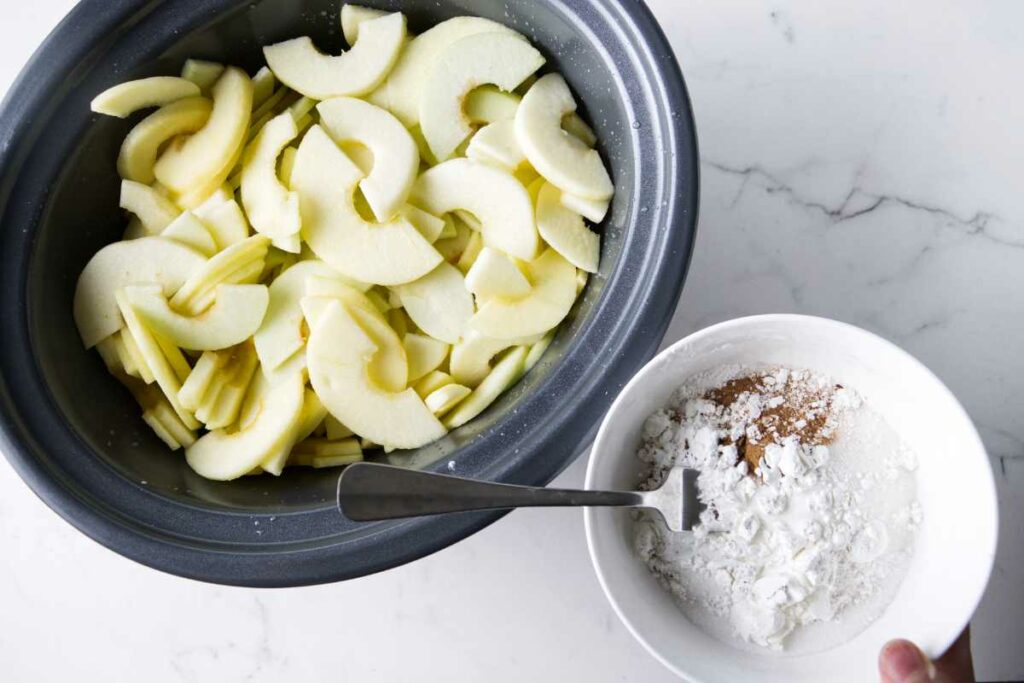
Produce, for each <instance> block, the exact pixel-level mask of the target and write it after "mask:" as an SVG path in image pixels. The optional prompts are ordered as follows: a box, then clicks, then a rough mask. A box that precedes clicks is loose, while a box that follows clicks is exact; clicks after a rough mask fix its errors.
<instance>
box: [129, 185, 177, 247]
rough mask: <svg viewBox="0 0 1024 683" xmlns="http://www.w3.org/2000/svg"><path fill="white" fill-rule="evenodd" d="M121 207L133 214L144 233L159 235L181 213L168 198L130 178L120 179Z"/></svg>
mask: <svg viewBox="0 0 1024 683" xmlns="http://www.w3.org/2000/svg"><path fill="white" fill-rule="evenodd" d="M121 208H122V209H124V210H126V211H129V212H131V213H133V214H135V217H136V218H138V219H139V223H140V224H141V226H142V231H143V234H144V235H159V234H160V233H162V232H163V231H164V228H166V227H167V226H168V225H170V224H171V223H172V222H173V221H174V219H175V218H177V217H178V215H179V214H181V209H179V208H178V207H177V206H175V205H174V202H172V201H171V200H170V199H167V198H166V197H164V196H163V195H162V194H160V193H159V192H157V191H156V190H154V189H153V188H152V187H149V186H148V185H143V184H142V183H136V182H133V181H131V180H122V181H121Z"/></svg>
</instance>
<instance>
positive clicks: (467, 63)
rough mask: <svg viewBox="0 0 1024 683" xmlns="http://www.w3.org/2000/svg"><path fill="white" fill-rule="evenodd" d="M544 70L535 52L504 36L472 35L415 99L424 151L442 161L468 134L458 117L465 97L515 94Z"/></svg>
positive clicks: (442, 61) (446, 55)
mask: <svg viewBox="0 0 1024 683" xmlns="http://www.w3.org/2000/svg"><path fill="white" fill-rule="evenodd" d="M543 65H544V57H543V56H542V55H541V53H540V52H538V51H537V49H536V48H535V47H533V46H532V45H530V44H529V43H528V42H526V41H525V40H522V39H521V38H519V37H517V36H514V35H509V34H477V35H472V36H468V37H465V38H462V39H461V40H458V41H456V42H455V43H452V44H451V45H450V46H449V47H448V49H446V50H445V51H444V52H443V53H442V55H441V56H440V58H439V59H438V60H437V62H436V63H435V64H434V66H433V68H432V69H431V71H430V73H429V76H428V78H427V81H426V85H425V87H424V88H423V94H422V96H421V99H420V129H421V130H422V131H423V137H424V138H426V140H427V144H429V145H430V150H431V151H432V152H433V153H434V156H435V157H436V158H437V159H439V160H442V161H443V160H445V159H447V158H448V157H450V156H451V155H452V153H453V152H455V150H456V148H458V146H459V145H461V144H462V142H463V141H464V140H465V139H466V138H468V137H469V136H470V135H471V134H472V133H473V129H472V127H471V126H470V121H469V119H468V118H467V117H466V114H465V112H464V111H463V102H464V100H465V99H466V95H468V94H469V92H470V91H471V90H473V88H476V87H478V86H481V85H484V84H486V83H490V84H493V85H497V86H498V87H499V88H501V89H502V90H515V88H516V86H518V85H519V84H520V83H522V82H523V81H524V80H526V78H527V77H529V76H530V75H531V74H532V73H534V72H535V71H537V69H539V68H540V67H541V66H543Z"/></svg>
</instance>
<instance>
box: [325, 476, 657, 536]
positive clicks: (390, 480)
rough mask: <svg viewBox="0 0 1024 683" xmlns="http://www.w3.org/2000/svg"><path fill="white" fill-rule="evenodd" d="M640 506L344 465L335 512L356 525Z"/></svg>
mask: <svg viewBox="0 0 1024 683" xmlns="http://www.w3.org/2000/svg"><path fill="white" fill-rule="evenodd" d="M642 502H643V499H642V497H641V495H640V494H638V493H632V492H628V491H578V490H571V489H546V488H536V487H532V486H513V485H510V484H494V483H490V482H483V481H475V480H473V479H464V478H462V477H453V476H449V475H444V474H431V473H429V472H420V471H416V470H408V469H405V468H402V467H392V466H390V465H378V464H375V463H355V464H353V465H349V466H348V467H347V468H346V469H345V471H344V472H342V474H341V478H340V479H339V480H338V507H339V508H341V511H342V513H344V515H345V516H346V517H348V518H349V519H351V520H353V521H357V522H373V521H379V520H385V519H398V518H402V517H422V516H426V515H439V514H443V513H446V512H468V511H471V510H504V509H508V508H517V507H578V506H583V505H589V506H601V507H608V506H613V507H620V506H627V507H629V506H635V505H640V504H641V503H642Z"/></svg>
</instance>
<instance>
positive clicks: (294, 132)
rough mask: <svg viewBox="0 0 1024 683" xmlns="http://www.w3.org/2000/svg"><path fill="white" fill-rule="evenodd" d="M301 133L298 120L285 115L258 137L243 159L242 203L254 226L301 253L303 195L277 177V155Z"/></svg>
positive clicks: (287, 248)
mask: <svg viewBox="0 0 1024 683" xmlns="http://www.w3.org/2000/svg"><path fill="white" fill-rule="evenodd" d="M298 134H299V131H298V128H296V127H295V119H294V118H292V116H291V115H290V114H287V113H285V114H281V115H280V116H278V117H276V118H274V119H272V120H271V121H270V122H269V123H268V124H267V125H266V126H264V127H263V130H262V131H260V134H259V135H257V136H256V139H255V140H254V141H253V143H252V145H251V146H250V148H249V150H248V151H247V152H246V153H245V155H244V157H243V160H242V183H241V194H242V205H243V206H244V207H245V212H246V215H247V216H248V217H249V222H250V223H251V224H252V227H253V228H254V229H255V230H256V231H257V232H260V233H262V234H264V235H266V236H267V237H269V238H270V239H271V240H272V242H273V244H274V246H275V247H277V248H278V249H283V250H284V251H289V252H292V253H296V254H297V253H298V252H299V241H298V239H297V235H298V232H299V229H300V228H301V227H302V217H301V215H300V214H299V195H298V194H296V193H295V192H291V191H289V190H288V188H287V187H285V186H284V185H283V184H282V183H281V181H280V179H279V178H278V177H277V157H278V156H279V155H280V154H281V152H282V150H284V148H285V147H287V146H288V144H289V143H290V142H291V141H292V140H294V139H295V138H296V137H297V136H298Z"/></svg>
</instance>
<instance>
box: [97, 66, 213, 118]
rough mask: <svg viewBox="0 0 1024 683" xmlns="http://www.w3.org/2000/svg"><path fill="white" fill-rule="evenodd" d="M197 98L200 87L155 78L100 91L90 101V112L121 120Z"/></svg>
mask: <svg viewBox="0 0 1024 683" xmlns="http://www.w3.org/2000/svg"><path fill="white" fill-rule="evenodd" d="M199 94H200V90H199V86H198V85H196V84H195V83H193V82H191V81H187V80H185V79H184V78H176V77H174V76H154V77H152V78H141V79H139V80H137V81H128V82H127V83H121V84H120V85H115V86H114V87H113V88H110V89H109V90H105V91H103V92H102V93H100V94H99V95H97V96H96V98H95V99H93V101H92V110H93V111H94V112H96V113H97V114H104V115H106V116H116V117H117V118H119V119H123V118H126V117H128V116H130V115H131V114H132V113H133V112H136V111H138V110H139V109H146V108H147V107H160V106H162V105H165V104H169V103H171V102H174V101H175V100H180V99H183V98H185V97H195V96H197V95H199Z"/></svg>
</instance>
